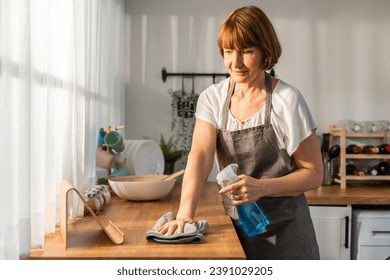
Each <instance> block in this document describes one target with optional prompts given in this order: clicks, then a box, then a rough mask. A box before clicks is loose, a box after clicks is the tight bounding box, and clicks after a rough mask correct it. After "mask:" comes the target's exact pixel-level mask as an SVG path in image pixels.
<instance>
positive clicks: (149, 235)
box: [145, 212, 209, 244]
mask: <svg viewBox="0 0 390 280" xmlns="http://www.w3.org/2000/svg"><path fill="white" fill-rule="evenodd" d="M173 220H175V216H174V215H173V213H172V212H168V213H166V214H165V215H163V216H161V217H160V218H159V219H158V221H157V222H156V224H155V225H154V226H153V228H152V229H151V230H149V231H147V232H146V234H145V237H146V239H147V240H148V241H155V242H159V243H169V244H172V243H177V244H179V243H201V242H202V241H203V235H204V234H205V233H206V232H207V230H208V228H209V224H208V222H207V221H205V220H201V221H198V222H196V225H194V224H189V223H186V224H185V225H184V232H183V233H176V232H175V233H174V234H172V235H169V236H168V235H164V234H161V233H159V232H157V229H158V228H159V227H160V226H163V225H164V224H166V223H167V222H169V221H173Z"/></svg>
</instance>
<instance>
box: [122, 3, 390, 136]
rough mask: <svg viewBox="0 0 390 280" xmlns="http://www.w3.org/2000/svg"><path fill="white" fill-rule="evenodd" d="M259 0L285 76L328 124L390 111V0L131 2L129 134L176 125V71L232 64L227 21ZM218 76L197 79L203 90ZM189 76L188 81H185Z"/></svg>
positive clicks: (128, 24) (372, 117) (321, 126)
mask: <svg viewBox="0 0 390 280" xmlns="http://www.w3.org/2000/svg"><path fill="white" fill-rule="evenodd" d="M246 4H255V5H258V6H259V7H261V8H262V9H263V10H264V11H265V12H266V13H267V14H268V16H269V17H270V19H271V21H272V22H273V23H274V26H275V28H276V31H277V33H278V35H279V39H280V41H281V43H282V47H283V54H282V57H281V59H280V62H279V63H278V65H277V66H276V72H277V75H278V76H279V77H280V78H282V79H283V80H285V81H286V82H288V83H290V84H292V85H294V86H296V87H297V88H298V89H300V90H301V92H302V93H303V95H304V96H305V98H306V100H307V102H308V104H309V106H310V108H311V110H312V113H313V115H314V117H315V119H316V121H317V123H318V125H319V133H322V132H325V131H326V130H327V126H328V124H330V123H337V122H338V121H340V120H342V119H356V120H375V119H390V113H389V105H390V79H389V78H390V32H389V30H390V16H389V14H390V1H387V0H370V1H368V0H326V1H325V0H294V1H290V0H273V1H243V0H242V1H230V0H229V1H228V0H212V1H211V0H207V1H205V0H197V1H193V0H131V1H130V0H128V1H126V5H125V9H126V20H125V22H126V26H125V32H126V35H125V36H126V46H125V50H126V62H125V65H126V66H125V67H126V79H127V81H126V123H125V124H126V137H127V138H130V139H135V138H140V137H142V136H147V137H151V138H152V139H155V140H158V139H159V135H160V132H162V133H165V134H167V135H168V134H169V133H170V121H171V108H170V97H169V95H168V93H167V92H168V90H169V89H170V88H172V89H179V88H181V79H180V78H174V77H168V80H167V82H166V83H163V82H162V80H161V68H162V67H164V66H165V67H166V68H167V70H168V71H169V72H226V71H225V69H224V66H223V63H222V59H221V58H220V56H219V54H218V50H217V44H216V37H217V32H218V28H219V25H220V23H221V21H222V20H223V19H224V18H225V16H226V15H227V14H228V13H229V12H230V11H231V10H232V9H234V8H236V7H240V6H243V5H246ZM210 83H211V79H201V78H199V79H196V82H195V84H196V85H195V90H196V91H197V92H201V91H202V90H203V89H204V88H205V87H206V86H207V85H208V84H210ZM187 86H188V87H190V84H189V83H188V84H186V87H187Z"/></svg>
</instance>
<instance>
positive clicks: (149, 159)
mask: <svg viewBox="0 0 390 280" xmlns="http://www.w3.org/2000/svg"><path fill="white" fill-rule="evenodd" d="M125 157H126V165H127V168H128V170H129V172H130V174H131V175H136V176H139V175H149V174H163V173H164V166H165V161H164V155H163V153H162V151H161V148H160V146H159V145H158V144H157V143H156V142H155V141H153V140H149V139H145V140H126V141H125Z"/></svg>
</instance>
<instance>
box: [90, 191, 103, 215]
mask: <svg viewBox="0 0 390 280" xmlns="http://www.w3.org/2000/svg"><path fill="white" fill-rule="evenodd" d="M91 192H92V193H93V195H94V196H95V197H97V199H99V202H100V210H102V209H103V207H104V205H105V204H106V201H105V199H104V196H103V193H102V192H101V191H99V190H98V189H96V188H95V187H93V188H91Z"/></svg>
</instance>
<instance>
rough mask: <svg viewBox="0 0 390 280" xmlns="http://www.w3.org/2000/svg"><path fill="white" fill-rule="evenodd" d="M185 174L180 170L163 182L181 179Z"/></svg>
mask: <svg viewBox="0 0 390 280" xmlns="http://www.w3.org/2000/svg"><path fill="white" fill-rule="evenodd" d="M183 174H184V169H182V170H180V171H177V172H175V173H173V174H171V175H169V176H168V177H166V178H164V179H163V181H168V180H172V179H176V178H177V177H180V176H181V175H183Z"/></svg>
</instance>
